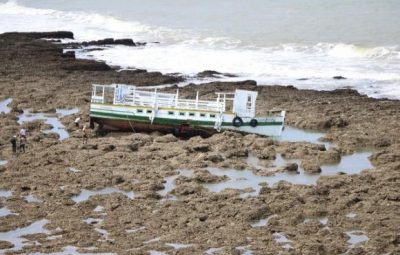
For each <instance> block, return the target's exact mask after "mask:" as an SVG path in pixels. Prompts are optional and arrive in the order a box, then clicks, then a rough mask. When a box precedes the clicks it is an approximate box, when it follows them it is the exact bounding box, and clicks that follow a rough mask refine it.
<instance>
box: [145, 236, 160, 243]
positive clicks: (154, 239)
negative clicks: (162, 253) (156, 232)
mask: <svg viewBox="0 0 400 255" xmlns="http://www.w3.org/2000/svg"><path fill="white" fill-rule="evenodd" d="M160 240H161V238H159V237H156V238H153V239H150V240H147V241H144V242H143V243H144V244H149V243H155V242H158V241H160Z"/></svg>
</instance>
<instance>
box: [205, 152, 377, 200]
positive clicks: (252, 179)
mask: <svg viewBox="0 0 400 255" xmlns="http://www.w3.org/2000/svg"><path fill="white" fill-rule="evenodd" d="M371 154H372V152H370V151H361V152H355V153H354V154H351V155H346V156H342V159H341V161H340V162H339V163H337V164H326V165H322V166H321V170H322V171H321V173H319V174H308V173H305V172H304V170H303V169H302V168H301V167H300V165H301V161H300V160H297V159H294V160H292V159H291V160H286V159H284V158H283V157H282V156H281V155H280V154H278V155H277V158H276V160H275V161H274V167H273V168H271V172H274V171H275V170H276V169H277V168H279V167H282V166H284V165H286V164H288V163H297V164H298V165H299V168H298V171H299V173H294V172H277V173H276V174H274V175H271V176H258V175H255V174H254V173H253V172H252V171H250V170H246V169H245V170H237V169H222V168H215V167H208V168H207V170H208V171H209V172H210V173H211V174H213V175H217V176H224V175H226V176H228V177H229V180H227V181H224V182H217V183H207V184H204V186H205V187H206V188H208V189H209V190H210V191H212V192H220V191H222V190H224V189H228V188H230V189H247V188H252V189H253V190H254V191H253V192H246V193H243V194H241V197H247V196H254V195H257V194H258V193H259V191H260V189H261V186H260V184H262V183H267V184H268V185H269V186H272V185H274V184H275V183H278V182H279V181H287V182H290V183H292V184H302V185H315V184H316V183H317V180H318V178H319V177H320V176H329V175H335V174H337V173H339V172H344V173H346V174H359V173H360V172H361V171H362V170H364V169H371V168H373V166H372V164H371V162H370V161H369V159H368V157H369V156H370V155H371ZM248 161H251V165H252V166H258V159H254V156H253V158H250V159H249V160H248Z"/></svg>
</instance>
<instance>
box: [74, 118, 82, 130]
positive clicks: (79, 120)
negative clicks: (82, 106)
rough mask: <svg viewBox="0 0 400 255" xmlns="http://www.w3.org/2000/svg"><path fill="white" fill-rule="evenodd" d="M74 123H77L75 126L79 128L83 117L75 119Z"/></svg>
mask: <svg viewBox="0 0 400 255" xmlns="http://www.w3.org/2000/svg"><path fill="white" fill-rule="evenodd" d="M74 123H75V126H76V127H77V128H79V124H80V123H81V116H79V117H77V118H76V119H75V121H74Z"/></svg>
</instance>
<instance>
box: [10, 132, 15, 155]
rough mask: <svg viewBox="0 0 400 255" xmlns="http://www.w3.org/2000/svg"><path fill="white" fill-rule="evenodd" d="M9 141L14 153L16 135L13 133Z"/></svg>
mask: <svg viewBox="0 0 400 255" xmlns="http://www.w3.org/2000/svg"><path fill="white" fill-rule="evenodd" d="M10 142H11V147H12V151H13V152H14V153H16V152H17V136H16V135H14V136H13V137H12V138H11V140H10Z"/></svg>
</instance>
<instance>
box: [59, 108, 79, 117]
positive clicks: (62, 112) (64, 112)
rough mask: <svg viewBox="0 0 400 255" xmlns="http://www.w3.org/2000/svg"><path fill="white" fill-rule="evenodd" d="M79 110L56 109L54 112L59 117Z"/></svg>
mask: <svg viewBox="0 0 400 255" xmlns="http://www.w3.org/2000/svg"><path fill="white" fill-rule="evenodd" d="M78 112H79V108H72V109H59V108H57V109H56V113H57V115H58V116H60V118H63V117H65V116H68V115H72V114H77V113H78Z"/></svg>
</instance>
